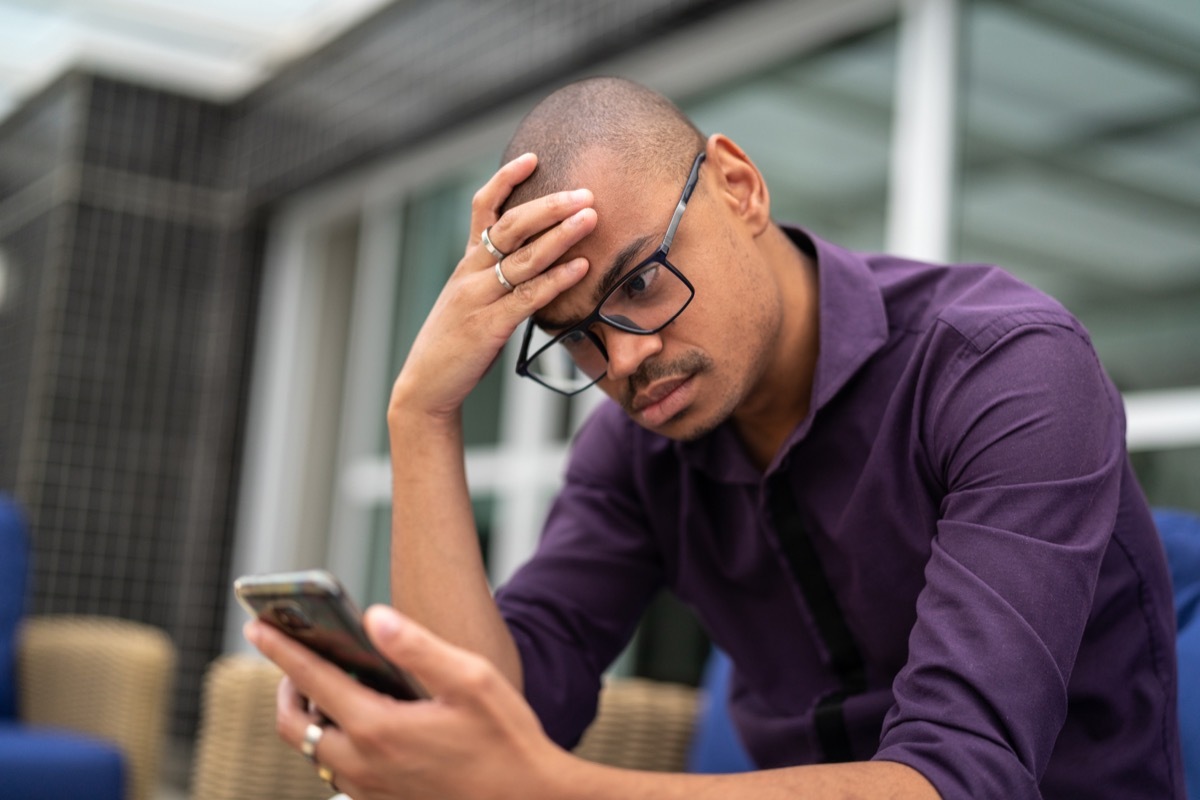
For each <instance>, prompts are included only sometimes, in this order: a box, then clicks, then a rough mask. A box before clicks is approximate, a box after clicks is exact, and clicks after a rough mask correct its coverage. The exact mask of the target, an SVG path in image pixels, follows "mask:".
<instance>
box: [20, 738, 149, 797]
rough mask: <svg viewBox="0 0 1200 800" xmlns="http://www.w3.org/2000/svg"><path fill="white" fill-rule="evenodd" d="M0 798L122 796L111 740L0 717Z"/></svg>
mask: <svg viewBox="0 0 1200 800" xmlns="http://www.w3.org/2000/svg"><path fill="white" fill-rule="evenodd" d="M0 776H3V778H0V800H76V799H77V798H84V797H86V798H88V800H122V798H123V797H124V790H125V762H124V759H123V758H122V756H121V752H120V751H119V750H118V749H117V748H116V746H115V745H111V744H107V743H105V742H101V741H99V740H96V739H89V738H88V737H86V736H83V735H81V734H77V733H68V732H66V731H57V730H51V729H49V728H32V727H29V726H26V725H19V724H17V723H13V722H3V723H0Z"/></svg>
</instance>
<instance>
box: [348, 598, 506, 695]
mask: <svg viewBox="0 0 1200 800" xmlns="http://www.w3.org/2000/svg"><path fill="white" fill-rule="evenodd" d="M363 625H364V627H365V628H366V630H367V635H368V636H370V637H371V642H372V643H373V644H374V645H375V647H376V649H378V650H379V652H380V653H382V654H383V656H384V657H385V658H387V660H388V661H391V662H392V663H393V664H395V665H396V666H397V667H401V668H403V669H406V670H408V671H409V672H410V673H412V675H413V677H415V678H416V679H417V680H418V681H420V682H421V685H422V686H424V687H425V688H426V689H428V690H429V692H430V694H432V695H433V696H434V697H442V698H448V699H452V698H454V697H455V696H460V697H461V696H463V695H464V694H467V695H469V694H473V693H475V692H479V691H484V692H486V691H488V689H487V686H488V685H489V684H490V683H491V682H492V680H499V681H502V680H503V678H502V677H501V676H500V672H499V671H498V670H497V669H496V668H495V667H494V666H493V665H492V664H491V662H489V661H487V659H485V658H483V657H482V656H479V655H477V654H475V653H472V652H470V651H469V650H464V649H463V648H461V647H457V646H455V645H452V644H450V643H449V642H447V641H446V640H444V639H442V638H440V637H438V636H436V635H434V634H433V633H432V632H431V631H430V630H429V629H427V628H425V627H424V626H422V625H420V624H418V623H417V622H414V621H413V620H411V619H409V618H408V617H406V616H404V615H403V614H401V613H400V612H399V611H397V610H396V609H394V608H392V607H391V606H386V605H375V606H371V607H370V608H368V609H367V612H366V614H364V615H363Z"/></svg>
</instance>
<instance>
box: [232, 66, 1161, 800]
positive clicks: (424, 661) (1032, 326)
mask: <svg viewBox="0 0 1200 800" xmlns="http://www.w3.org/2000/svg"><path fill="white" fill-rule="evenodd" d="M529 152H531V153H534V154H536V155H528V154H527V155H519V156H518V155H517V154H520V153H529ZM509 156H516V157H515V158H511V160H508V162H507V163H506V164H505V165H504V166H503V167H502V168H501V169H500V171H499V172H497V173H496V175H495V176H494V177H493V178H492V179H491V180H490V181H489V182H488V183H487V184H486V185H485V186H484V187H483V188H482V189H481V190H480V191H479V192H478V193H477V195H476V196H475V199H474V204H473V209H472V220H471V241H470V244H469V245H468V247H467V251H466V255H465V256H464V258H463V260H462V261H461V262H460V263H459V265H458V267H457V269H456V270H455V272H454V274H453V275H452V277H451V278H450V281H449V282H448V284H447V286H446V289H445V291H444V292H443V293H442V295H441V297H440V298H439V300H438V302H437V304H436V306H435V307H434V309H433V311H432V312H431V313H430V315H429V318H428V320H427V321H426V323H425V326H424V328H423V329H422V331H421V333H420V335H419V336H418V338H417V341H416V343H415V344H414V345H413V348H412V351H411V352H410V354H409V357H408V360H407V362H406V364H405V366H404V368H403V370H402V371H401V374H400V376H399V377H398V378H397V380H396V383H395V387H394V391H393V396H392V402H391V405H390V408H389V411H388V424H389V431H390V434H391V438H392V452H393V469H394V491H395V498H394V527H393V563H392V568H393V595H394V600H395V603H396V605H397V606H398V607H399V608H400V609H401V610H403V611H404V612H405V613H406V615H407V617H405V618H402V617H400V616H399V615H398V614H397V613H396V612H394V611H391V610H390V609H384V608H375V609H373V610H372V611H371V612H369V614H368V618H367V622H368V627H369V630H370V631H371V633H372V636H373V637H374V638H375V640H376V642H377V643H378V644H379V646H380V648H381V649H382V650H383V652H385V654H387V655H388V656H389V657H390V658H392V659H393V660H394V661H395V662H396V663H397V664H400V665H402V666H404V667H407V668H409V669H410V670H412V671H413V672H415V673H416V674H417V675H418V677H419V678H420V679H421V680H423V681H424V682H425V683H426V684H427V685H428V688H429V689H430V690H431V691H432V693H433V695H434V697H435V700H434V701H433V702H428V703H410V704H404V703H399V702H396V701H391V700H390V699H387V698H383V697H380V696H378V695H375V694H374V693H372V692H369V691H368V690H366V689H364V688H362V687H359V686H356V685H354V684H353V683H352V682H350V681H349V680H348V679H347V678H345V676H343V675H341V674H339V673H338V672H337V670H336V669H334V668H332V667H331V666H329V665H327V664H325V663H323V662H321V661H320V660H319V659H315V658H312V657H310V656H309V655H308V654H307V653H305V652H303V651H302V650H300V649H299V648H297V647H295V646H293V645H291V644H290V643H289V642H287V641H285V640H283V638H282V637H280V636H278V635H276V634H275V633H274V632H272V631H270V630H266V629H263V628H262V627H261V626H257V625H253V626H251V627H250V628H249V629H248V635H250V636H251V638H252V640H253V641H255V643H256V644H258V645H259V646H260V647H261V648H262V649H263V650H264V651H265V652H266V653H267V654H268V655H269V656H271V657H272V658H273V659H275V660H276V661H277V662H278V663H279V664H280V665H282V666H283V667H284V669H285V671H286V672H287V673H288V674H289V676H290V677H289V678H288V679H287V680H285V681H284V683H283V685H282V686H281V693H280V701H279V727H280V731H281V734H282V736H283V737H284V738H285V739H286V740H288V741H289V742H291V743H292V744H294V745H297V746H299V745H300V743H301V741H302V740H303V739H304V738H305V735H306V732H307V733H308V737H309V744H308V747H309V748H310V749H314V748H315V750H316V752H315V756H316V757H317V758H318V759H319V760H320V762H321V763H322V764H324V765H325V767H326V769H329V770H332V775H334V776H335V779H336V780H337V782H338V784H339V786H341V787H342V788H343V789H345V790H346V791H348V792H349V793H350V794H351V795H352V796H353V797H355V798H357V800H365V798H372V797H471V798H480V797H497V798H499V797H514V798H516V797H519V798H526V797H535V798H536V797H563V798H567V797H612V798H630V797H634V798H636V797H661V798H672V797H708V796H713V797H722V798H730V797H749V798H763V797H773V796H802V797H847V796H854V797H860V796H861V797H877V796H878V797H897V798H933V797H938V796H941V797H944V798H968V797H971V798H981V797H997V798H999V797H1003V798H1034V797H1043V796H1044V797H1071V798H1074V797H1089V798H1130V797H1182V796H1183V794H1182V792H1183V788H1182V777H1181V767H1180V763H1179V755H1178V750H1179V746H1178V734H1177V720H1176V712H1175V674H1174V655H1173V653H1174V650H1173V647H1174V645H1173V630H1174V628H1173V615H1172V608H1171V598H1170V590H1169V582H1168V579H1167V576H1166V570H1165V564H1164V562H1163V557H1162V551H1161V547H1160V545H1159V543H1158V540H1157V537H1156V534H1155V531H1154V528H1153V524H1152V522H1151V520H1150V517H1149V514H1148V512H1147V509H1146V504H1145V500H1144V499H1143V497H1142V495H1141V492H1140V490H1139V489H1138V487H1137V484H1136V482H1135V480H1134V478H1133V475H1132V473H1131V471H1130V469H1129V466H1128V461H1127V458H1126V455H1125V450H1124V432H1123V427H1124V423H1123V413H1122V410H1121V404H1120V399H1119V396H1118V395H1117V393H1116V391H1115V390H1114V389H1113V387H1112V385H1111V384H1110V383H1109V381H1108V380H1107V379H1106V378H1105V377H1104V375H1103V372H1102V370H1101V368H1100V366H1099V364H1098V362H1097V359H1096V357H1095V354H1094V352H1093V350H1092V348H1091V345H1090V343H1089V341H1088V338H1087V335H1086V333H1085V332H1084V331H1083V329H1082V328H1081V326H1080V325H1079V324H1078V323H1077V322H1076V321H1075V320H1074V319H1073V318H1072V317H1071V316H1070V315H1069V314H1068V313H1067V312H1066V311H1065V310H1063V308H1062V307H1061V306H1059V305H1058V304H1057V303H1055V302H1054V301H1052V300H1050V299H1049V298H1047V297H1045V296H1044V295H1041V294H1039V293H1037V292H1036V291H1034V290H1032V289H1030V288H1029V287H1026V286H1024V285H1023V284H1020V283H1019V282H1017V281H1015V280H1014V279H1012V278H1011V277H1009V276H1007V275H1005V274H1004V273H1002V272H1000V271H999V270H996V269H994V268H990V267H982V266H958V267H942V266H936V265H929V264H922V263H917V262H912V261H905V260H901V259H896V258H890V257H882V256H863V255H859V254H854V253H850V252H848V251H845V250H842V249H840V248H838V247H836V246H835V245H832V244H829V243H826V242H823V241H821V240H820V239H818V238H817V237H816V236H813V235H811V234H808V233H806V232H804V231H801V230H799V229H796V228H785V227H781V226H779V225H777V224H775V223H774V222H773V221H772V220H771V217H770V201H769V195H768V192H767V187H766V184H765V182H764V181H763V178H762V176H761V175H760V174H759V172H758V170H757V169H756V168H755V167H754V165H753V163H752V162H751V161H750V159H749V158H748V157H747V156H746V155H745V154H744V153H743V152H742V151H741V150H740V149H739V148H738V147H737V145H736V144H734V143H733V142H732V141H730V140H729V139H728V138H727V137H724V136H721V135H719V134H718V135H713V136H710V137H709V138H707V139H705V138H704V137H703V136H701V135H700V134H699V132H698V131H696V129H695V128H694V127H693V126H692V124H691V123H690V122H689V121H688V120H687V119H686V118H685V117H683V115H682V114H681V113H680V112H679V111H678V110H677V109H675V108H674V106H672V105H671V104H670V103H668V102H667V101H666V100H664V99H663V98H662V97H660V96H658V95H656V94H654V93H653V92H650V91H649V90H646V89H644V88H643V87H640V86H637V85H635V84H631V83H629V82H626V81H622V80H617V79H593V80H589V81H584V82H581V83H578V84H573V85H571V86H568V87H566V88H564V89H562V90H560V91H558V92H556V93H555V94H553V95H551V96H550V97H549V98H547V99H546V100H545V101H543V103H541V104H540V105H539V106H538V107H537V108H535V109H534V110H533V111H532V112H531V113H530V115H529V116H528V117H527V118H526V119H525V120H524V121H523V122H522V124H521V126H520V128H519V129H518V131H517V133H516V135H515V136H514V139H513V142H512V144H511V145H510V148H509ZM577 187H586V188H577ZM531 316H532V323H531V325H530V326H529V327H527V328H526V332H525V338H524V340H523V342H524V346H523V348H522V353H521V362H520V366H519V368H518V369H519V371H520V372H521V373H522V374H525V375H527V376H529V377H531V378H534V379H536V380H538V381H539V382H542V383H543V384H545V385H546V386H547V388H548V389H552V390H557V391H563V392H568V393H569V392H573V391H575V390H577V389H579V388H580V387H581V386H584V385H586V384H588V383H592V382H595V383H596V384H597V385H598V386H599V388H600V389H602V390H603V391H604V392H605V393H606V394H607V395H608V396H609V397H610V398H612V399H613V400H614V401H615V402H614V403H608V404H604V405H603V406H601V407H600V408H599V410H598V411H597V412H596V413H595V415H594V416H593V417H592V418H591V420H589V422H588V423H587V424H586V425H585V427H584V429H583V430H582V431H581V432H580V434H579V436H578V439H577V441H576V444H575V447H574V450H573V454H572V458H571V462H570V466H569V468H568V472H567V476H566V485H565V487H564V489H563V491H562V493H561V494H560V496H559V498H558V499H557V501H556V503H555V506H554V508H553V510H552V512H551V515H550V518H549V520H548V522H547V525H546V529H545V532H544V536H543V541H542V544H541V546H540V548H539V551H538V553H537V555H536V556H535V557H534V558H533V559H532V561H531V562H530V563H529V564H528V565H526V566H525V567H524V568H523V569H522V570H521V571H520V572H519V573H518V574H517V575H516V576H515V577H514V578H513V580H512V581H511V582H510V583H509V584H508V585H507V586H506V587H504V588H503V589H502V590H501V591H500V592H499V593H498V594H497V596H496V598H495V599H494V598H493V596H492V594H491V593H490V591H489V588H488V585H487V581H486V577H485V574H484V571H483V566H482V563H481V561H480V557H479V553H478V547H477V544H476V536H475V529H474V524H473V520H472V516H471V507H470V503H469V497H468V492H467V485H466V480H465V477H464V473H463V459H462V448H463V445H462V426H461V409H462V404H463V401H464V399H465V398H466V396H467V394H468V393H469V392H470V391H471V390H472V389H473V388H474V386H475V385H476V384H477V383H478V382H479V380H480V379H481V378H482V376H483V374H484V373H485V372H486V370H487V369H488V368H489V367H490V366H491V364H492V363H493V362H494V360H495V359H496V356H497V354H498V353H499V352H500V349H501V348H502V347H503V345H504V343H505V342H506V341H507V340H508V339H509V337H510V336H511V334H512V333H513V332H514V331H516V330H517V328H518V326H519V325H520V324H521V323H522V321H524V320H525V319H526V318H528V317H531ZM662 586H666V587H669V588H670V589H671V590H673V591H674V592H675V593H676V594H678V595H679V596H680V597H681V598H682V599H683V600H684V601H685V602H687V603H688V604H689V605H691V606H692V607H693V608H694V609H695V611H696V613H697V615H698V616H699V618H700V619H701V620H702V621H703V622H704V623H705V625H706V626H707V627H708V629H709V631H710V633H711V634H712V636H713V638H714V640H715V641H716V642H717V643H718V644H719V645H721V646H722V647H723V648H724V649H726V650H727V651H728V652H729V654H730V655H731V657H732V659H733V661H734V663H735V665H736V676H735V679H734V687H733V694H732V700H731V710H732V713H733V715H734V718H735V720H736V722H737V723H738V727H739V730H740V733H741V735H742V738H743V740H744V742H745V744H746V745H747V748H748V749H749V751H750V753H751V754H752V755H753V757H754V758H755V760H756V763H757V764H758V766H759V767H761V768H763V769H762V771H759V772H755V773H750V774H746V775H737V776H679V775H648V774H639V773H635V772H625V771H620V770H614V769H609V768H603V767H599V766H596V765H592V764H586V763H584V762H582V761H580V760H578V759H574V758H573V757H571V756H570V755H569V754H568V753H566V752H565V751H564V750H562V749H560V747H570V746H571V745H572V744H573V743H574V742H575V741H576V740H577V738H578V737H579V735H580V733H581V731H582V730H583V728H584V727H585V726H586V725H587V723H588V722H589V720H590V719H591V716H592V715H593V713H594V709H595V699H596V693H597V691H598V688H599V680H600V675H601V673H602V671H603V670H604V669H605V667H606V666H607V665H608V664H609V662H610V661H611V659H612V658H613V657H615V656H616V655H617V653H618V652H619V651H620V649H621V648H622V646H623V645H624V644H625V642H626V641H627V640H628V638H629V636H630V635H631V633H632V631H633V628H634V625H635V623H636V621H637V618H638V616H639V614H640V612H641V611H642V610H643V608H644V607H645V605H646V603H647V601H648V599H649V598H650V597H651V595H652V594H653V593H654V592H655V591H656V590H657V589H658V588H660V587H662ZM414 620H415V621H414ZM418 623H419V624H418ZM431 632H432V633H431ZM435 634H436V635H435ZM451 643H453V644H451ZM460 648H461V649H460ZM468 651H472V652H468ZM475 654H478V655H475ZM518 692H521V693H523V694H524V697H525V700H526V701H527V702H528V705H526V703H525V702H522V700H521V697H520V695H519V694H518ZM302 698H310V699H311V700H312V701H313V702H314V703H315V704H316V705H317V706H319V707H320V708H321V709H322V711H323V712H324V713H325V714H326V715H327V716H328V717H329V718H330V719H331V720H332V721H333V724H331V725H329V726H327V727H325V728H324V729H323V732H322V728H320V727H319V726H316V725H315V724H314V719H313V717H311V716H310V715H309V714H307V713H306V711H305V708H304V704H303V702H302ZM531 709H532V710H531ZM535 712H536V718H535ZM539 721H540V725H539ZM543 730H544V733H543ZM314 741H319V744H317V745H314V744H313V742H314ZM555 743H556V744H555ZM556 745H557V746H556Z"/></svg>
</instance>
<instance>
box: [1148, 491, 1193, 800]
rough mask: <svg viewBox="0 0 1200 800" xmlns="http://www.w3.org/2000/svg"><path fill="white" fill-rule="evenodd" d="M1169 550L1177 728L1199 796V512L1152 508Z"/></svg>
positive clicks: (1187, 769) (1190, 793)
mask: <svg viewBox="0 0 1200 800" xmlns="http://www.w3.org/2000/svg"><path fill="white" fill-rule="evenodd" d="M1154 522H1155V523H1156V524H1157V525H1158V532H1159V535H1161V536H1162V541H1163V548H1164V549H1165V550H1166V551H1167V564H1168V565H1169V566H1170V568H1171V582H1172V583H1173V584H1174V587H1175V618H1176V622H1177V623H1178V627H1179V634H1178V639H1177V640H1176V645H1175V648H1176V653H1177V655H1178V657H1179V733H1180V743H1181V744H1182V746H1183V769H1184V775H1185V777H1186V779H1187V787H1188V797H1189V798H1190V800H1200V516H1197V515H1196V514H1193V513H1190V512H1187V511H1172V510H1169V509H1161V508H1160V509H1155V510H1154Z"/></svg>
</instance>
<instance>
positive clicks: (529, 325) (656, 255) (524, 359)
mask: <svg viewBox="0 0 1200 800" xmlns="http://www.w3.org/2000/svg"><path fill="white" fill-rule="evenodd" d="M704 158H705V153H704V151H703V150H702V151H700V153H699V154H698V155H697V156H696V160H695V161H693V162H692V171H691V173H689V174H688V179H687V183H686V184H684V187H683V193H682V194H681V195H680V197H679V202H678V203H677V204H676V206H675V213H674V214H672V215H671V223H670V224H669V225H668V226H667V232H666V234H664V235H663V240H662V244H660V245H659V246H658V249H657V250H655V251H654V252H653V253H651V254H650V255H649V256H647V257H646V258H644V259H643V260H642V261H640V262H638V264H637V265H636V266H635V267H633V269H631V270H629V271H628V272H626V273H625V275H624V277H622V278H621V279H620V280H619V281H617V282H616V284H615V285H614V286H613V287H612V288H611V289H609V290H608V291H607V292H605V293H604V297H602V298H600V302H599V303H597V304H596V307H595V308H594V309H592V313H590V314H588V315H587V317H585V318H584V319H583V320H582V321H580V322H578V323H576V324H574V325H572V326H571V327H570V328H567V329H566V330H564V331H563V332H562V333H560V334H558V335H557V336H555V337H554V338H553V339H551V340H550V341H549V342H547V343H546V344H544V345H542V346H541V347H539V348H538V349H537V351H536V352H535V353H534V354H533V355H529V341H530V339H531V338H532V336H533V329H534V327H536V326H535V324H534V321H533V318H532V317H531V318H530V319H529V321H528V322H526V323H525V335H524V336H523V337H522V340H521V352H520V354H519V355H518V356H517V374H518V375H520V376H521V377H523V378H532V379H533V380H535V381H537V382H538V383H540V384H541V385H542V386H545V387H546V388H547V389H550V390H551V391H554V392H558V393H559V394H562V395H566V396H567V397H570V396H572V395H576V394H579V393H580V392H582V391H584V390H585V389H590V388H591V387H592V386H595V385H596V384H597V383H599V382H600V379H601V378H603V377H604V375H605V374H606V373H601V374H600V375H599V376H598V377H597V378H596V379H595V380H593V381H592V382H591V383H588V384H586V385H584V386H580V387H579V388H578V389H575V390H572V391H566V390H563V389H560V388H559V387H557V386H551V385H550V384H548V383H546V382H545V381H543V380H541V379H540V378H538V376H537V375H536V374H534V373H532V372H530V371H529V365H530V363H532V362H533V361H534V360H535V359H536V358H537V357H538V356H540V355H541V354H542V353H544V352H546V351H547V350H549V349H550V348H552V347H554V346H555V345H556V344H558V343H559V342H561V341H562V340H563V339H565V338H566V337H568V336H571V335H573V334H575V333H582V334H583V335H584V336H586V337H588V339H589V340H591V342H592V344H594V345H596V349H598V350H599V351H600V355H602V356H604V361H605V363H608V349H607V348H606V347H605V346H604V342H602V341H600V337H599V336H597V335H596V334H595V333H593V332H592V330H591V328H592V326H593V325H595V324H596V323H597V322H603V323H604V324H605V325H608V326H610V327H613V328H616V329H617V330H619V331H624V332H625V333H632V334H635V335H637V336H653V335H654V334H656V333H658V332H659V331H661V330H662V329H663V328H665V327H667V326H668V325H670V324H671V323H672V322H674V321H675V320H676V318H677V317H678V316H679V315H680V314H682V313H683V311H684V309H686V308H687V307H688V306H689V305H690V304H691V302H692V300H693V298H695V296H696V287H694V286H692V282H691V281H689V280H688V279H687V277H686V276H685V275H684V274H683V273H682V272H680V271H679V269H678V268H677V267H676V266H675V265H674V264H672V263H671V262H670V261H668V260H667V253H669V252H670V250H671V243H672V242H673V241H674V240H675V230H676V229H677V228H678V227H679V222H680V220H682V219H683V212H684V210H685V209H686V208H687V204H688V201H689V200H691V198H692V192H693V191H695V189H696V184H697V183H698V182H699V180H700V165H701V164H703V163H704ZM651 264H660V265H662V266H664V267H666V268H667V269H669V270H670V271H671V272H672V273H673V274H674V275H675V277H677V278H679V280H681V281H682V282H683V285H684V286H686V287H687V289H688V299H687V300H686V301H685V302H684V304H683V305H682V306H680V307H679V310H678V311H676V312H675V313H674V314H672V315H671V317H670V319H668V320H667V321H666V322H664V323H663V324H661V325H659V326H658V327H656V328H654V329H653V330H644V329H642V328H636V327H632V326H630V325H625V324H622V323H621V322H619V321H618V320H616V319H610V318H609V317H606V316H604V315H603V314H601V313H600V309H602V308H604V304H605V303H607V302H608V299H609V298H610V297H612V296H613V294H615V293H616V292H617V291H618V290H619V289H621V287H623V286H624V285H625V284H626V283H628V282H629V281H630V280H632V279H633V278H634V277H635V276H637V275H638V274H640V273H641V272H642V270H644V269H645V268H646V267H648V266H649V265H651Z"/></svg>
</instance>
